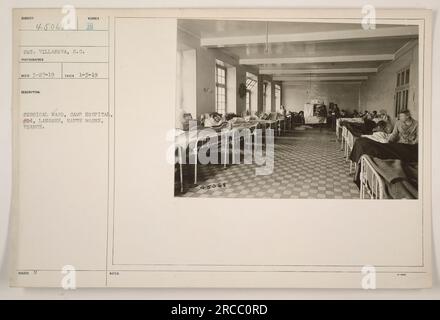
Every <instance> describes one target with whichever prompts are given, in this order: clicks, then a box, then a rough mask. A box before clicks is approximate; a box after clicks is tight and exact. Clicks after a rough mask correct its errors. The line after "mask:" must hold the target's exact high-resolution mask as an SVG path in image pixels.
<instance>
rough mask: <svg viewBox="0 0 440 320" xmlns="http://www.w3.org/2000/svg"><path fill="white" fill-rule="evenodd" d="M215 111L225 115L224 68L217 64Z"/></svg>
mask: <svg viewBox="0 0 440 320" xmlns="http://www.w3.org/2000/svg"><path fill="white" fill-rule="evenodd" d="M215 111H217V112H218V113H221V114H225V113H226V68H225V67H223V66H221V65H218V64H217V65H216V67H215Z"/></svg>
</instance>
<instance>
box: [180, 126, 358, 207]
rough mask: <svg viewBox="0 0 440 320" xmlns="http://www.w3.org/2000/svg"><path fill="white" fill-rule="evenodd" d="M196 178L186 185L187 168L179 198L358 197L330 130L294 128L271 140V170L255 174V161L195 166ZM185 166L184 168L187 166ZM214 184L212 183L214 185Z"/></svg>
mask: <svg viewBox="0 0 440 320" xmlns="http://www.w3.org/2000/svg"><path fill="white" fill-rule="evenodd" d="M198 168H199V175H200V176H199V177H200V181H199V184H198V185H197V186H195V185H193V184H191V181H192V175H191V174H192V171H193V170H191V169H190V168H186V170H185V175H184V182H185V189H184V192H183V193H182V194H178V195H180V196H183V197H220V198H221V197H228V198H296V199H298V198H301V199H357V198H359V189H358V188H357V186H356V185H355V184H354V183H353V176H352V175H349V174H348V172H349V164H348V162H345V159H344V156H343V152H342V151H341V150H340V143H339V142H337V141H336V137H335V133H334V131H333V130H328V129H323V130H322V131H320V130H319V129H318V128H313V129H306V130H304V131H300V130H295V131H293V132H290V133H287V134H286V135H285V136H283V137H276V140H275V169H274V172H273V173H272V174H271V175H267V176H256V175H255V168H256V165H244V164H241V165H228V166H227V168H223V166H222V165H200V166H199V167H198ZM188 169H189V170H188ZM214 185H215V187H213V186H214Z"/></svg>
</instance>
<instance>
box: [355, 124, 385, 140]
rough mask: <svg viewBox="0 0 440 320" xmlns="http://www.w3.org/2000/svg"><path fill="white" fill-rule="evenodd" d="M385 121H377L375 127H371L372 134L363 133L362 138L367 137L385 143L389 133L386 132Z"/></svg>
mask: <svg viewBox="0 0 440 320" xmlns="http://www.w3.org/2000/svg"><path fill="white" fill-rule="evenodd" d="M386 127H387V123H386V122H385V121H379V122H378V123H377V125H376V127H375V128H374V129H373V134H363V135H362V137H363V138H368V139H371V140H374V141H377V142H380V143H387V142H388V139H389V137H390V134H389V133H386V131H385V130H386Z"/></svg>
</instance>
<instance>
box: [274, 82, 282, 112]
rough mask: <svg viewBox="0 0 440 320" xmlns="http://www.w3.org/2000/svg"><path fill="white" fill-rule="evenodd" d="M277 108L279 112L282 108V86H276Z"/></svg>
mask: <svg viewBox="0 0 440 320" xmlns="http://www.w3.org/2000/svg"><path fill="white" fill-rule="evenodd" d="M275 107H276V109H277V110H278V109H280V108H281V86H280V85H279V84H276V85H275Z"/></svg>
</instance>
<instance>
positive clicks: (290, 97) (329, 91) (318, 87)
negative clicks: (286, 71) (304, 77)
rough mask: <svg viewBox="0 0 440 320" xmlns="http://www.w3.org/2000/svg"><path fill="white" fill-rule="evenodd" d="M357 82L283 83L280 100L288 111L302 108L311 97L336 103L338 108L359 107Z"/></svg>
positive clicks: (297, 110)
mask: <svg viewBox="0 0 440 320" xmlns="http://www.w3.org/2000/svg"><path fill="white" fill-rule="evenodd" d="M359 86H360V84H359V83H330V82H312V83H311V84H310V83H309V82H298V83H283V85H282V88H281V97H282V98H281V101H282V103H283V104H284V105H285V106H286V109H287V110H288V111H295V112H299V111H302V110H304V104H305V103H306V102H309V101H310V100H311V99H320V100H323V101H324V103H325V104H326V105H328V104H329V102H333V103H337V104H338V107H339V109H341V110H342V109H344V110H350V111H352V110H353V109H356V110H357V109H358V108H359Z"/></svg>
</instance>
